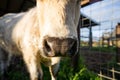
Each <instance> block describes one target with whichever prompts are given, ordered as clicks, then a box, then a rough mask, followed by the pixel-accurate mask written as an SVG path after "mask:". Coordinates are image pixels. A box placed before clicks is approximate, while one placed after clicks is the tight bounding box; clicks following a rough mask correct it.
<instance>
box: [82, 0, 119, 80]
mask: <svg viewBox="0 0 120 80" xmlns="http://www.w3.org/2000/svg"><path fill="white" fill-rule="evenodd" d="M81 12H82V14H84V15H85V16H86V18H87V19H88V20H89V25H88V26H85V24H83V23H85V22H84V21H85V20H84V19H83V18H81V21H82V22H81V27H82V28H81V29H80V37H81V40H80V53H81V56H83V58H84V59H85V64H86V66H87V67H88V68H89V69H90V70H92V71H94V72H96V73H97V74H98V75H99V76H100V78H101V80H120V16H119V15H118V14H120V1H119V0H102V1H100V2H96V3H94V4H90V5H88V6H85V7H82V9H81ZM93 22H94V23H96V25H93ZM84 26H85V27H84Z"/></svg>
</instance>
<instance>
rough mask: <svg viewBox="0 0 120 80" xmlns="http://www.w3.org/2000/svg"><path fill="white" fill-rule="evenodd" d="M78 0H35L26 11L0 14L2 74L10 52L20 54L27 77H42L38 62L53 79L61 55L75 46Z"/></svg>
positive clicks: (76, 45) (70, 51)
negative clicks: (1, 15) (48, 71)
mask: <svg viewBox="0 0 120 80" xmlns="http://www.w3.org/2000/svg"><path fill="white" fill-rule="evenodd" d="M79 2H80V0H37V6H36V7H34V8H32V9H30V10H29V11H27V12H24V13H19V14H6V15H4V16H3V17H0V68H1V73H2V74H4V72H5V70H6V68H7V66H8V65H9V61H10V59H11V56H12V55H22V56H23V59H24V61H25V63H26V65H27V68H28V71H29V73H30V79H31V80H38V75H40V76H39V77H40V79H41V80H42V76H43V72H42V69H41V64H40V63H43V64H45V65H47V66H48V67H49V69H50V73H51V79H52V80H56V75H57V72H58V69H59V63H60V59H61V57H64V56H70V57H72V56H74V55H76V53H77V51H78V49H77V47H78V37H77V25H78V22H79V16H80V7H79V6H80V3H79Z"/></svg>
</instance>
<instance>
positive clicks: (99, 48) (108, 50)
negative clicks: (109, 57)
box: [91, 47, 116, 53]
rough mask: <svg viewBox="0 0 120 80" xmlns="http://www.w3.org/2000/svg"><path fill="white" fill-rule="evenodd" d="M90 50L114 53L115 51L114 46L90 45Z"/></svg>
mask: <svg viewBox="0 0 120 80" xmlns="http://www.w3.org/2000/svg"><path fill="white" fill-rule="evenodd" d="M91 50H92V51H101V52H111V53H115V52H116V47H92V48H91Z"/></svg>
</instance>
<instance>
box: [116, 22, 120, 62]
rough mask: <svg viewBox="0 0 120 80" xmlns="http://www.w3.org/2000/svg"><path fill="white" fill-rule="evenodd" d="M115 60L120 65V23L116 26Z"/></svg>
mask: <svg viewBox="0 0 120 80" xmlns="http://www.w3.org/2000/svg"><path fill="white" fill-rule="evenodd" d="M116 60H117V62H118V63H120V23H118V25H117V26H116Z"/></svg>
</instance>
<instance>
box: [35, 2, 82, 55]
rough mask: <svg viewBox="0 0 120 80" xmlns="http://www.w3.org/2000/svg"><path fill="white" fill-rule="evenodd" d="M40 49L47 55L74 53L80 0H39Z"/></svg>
mask: <svg viewBox="0 0 120 80" xmlns="http://www.w3.org/2000/svg"><path fill="white" fill-rule="evenodd" d="M37 1H38V3H37V9H38V19H39V26H40V38H41V39H40V40H41V41H40V49H41V52H42V53H43V54H45V56H48V57H50V56H65V55H70V56H72V55H74V54H75V53H76V51H77V39H78V38H77V25H78V21H79V15H80V8H79V5H80V4H79V0H37Z"/></svg>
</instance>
